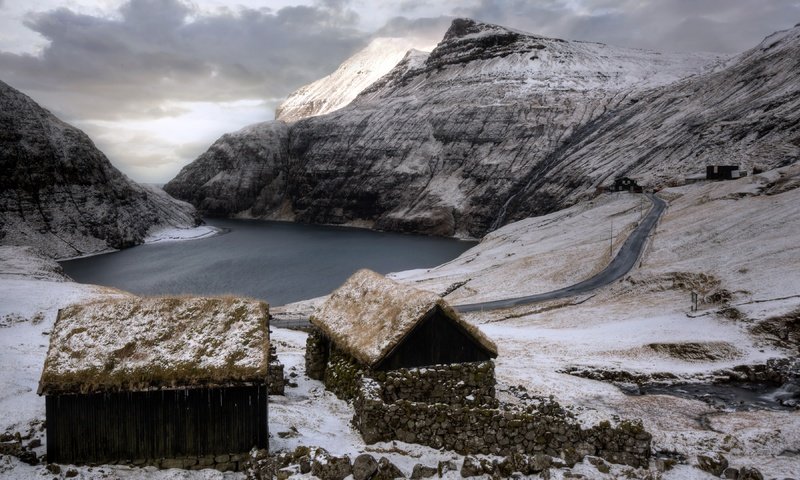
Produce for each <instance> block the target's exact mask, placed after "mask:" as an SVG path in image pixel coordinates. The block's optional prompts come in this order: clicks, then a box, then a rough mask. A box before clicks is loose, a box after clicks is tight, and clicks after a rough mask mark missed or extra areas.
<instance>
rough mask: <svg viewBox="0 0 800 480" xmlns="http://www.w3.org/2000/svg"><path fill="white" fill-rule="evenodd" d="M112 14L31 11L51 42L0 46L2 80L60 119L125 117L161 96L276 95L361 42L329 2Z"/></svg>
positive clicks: (149, 1)
mask: <svg viewBox="0 0 800 480" xmlns="http://www.w3.org/2000/svg"><path fill="white" fill-rule="evenodd" d="M0 1H2V0H0ZM119 14H120V17H119V18H104V17H94V16H90V15H83V14H78V13H75V12H73V11H71V10H69V9H64V8H62V9H58V10H53V11H49V12H45V13H40V14H36V15H30V16H29V17H28V18H27V19H26V25H27V26H28V27H29V28H30V29H32V30H34V31H35V32H38V33H39V34H41V35H42V36H43V37H44V38H45V39H47V40H48V41H49V42H50V43H49V45H48V46H47V47H45V49H44V50H43V51H42V52H41V54H39V55H37V56H32V55H17V54H12V53H4V52H0V71H1V72H3V73H2V75H3V79H4V80H5V81H7V82H8V83H10V84H12V85H14V86H16V87H18V88H21V89H23V90H24V91H26V92H31V93H34V96H35V97H36V98H37V100H40V101H43V102H44V103H45V104H46V105H48V106H50V107H52V108H53V109H54V110H57V111H66V112H71V115H68V117H84V118H87V117H88V118H115V117H116V118H131V117H132V116H133V117H136V116H138V115H141V116H148V115H152V113H153V112H154V111H155V110H154V109H157V108H159V104H160V103H161V102H162V101H163V100H165V99H170V100H174V101H181V100H184V101H225V100H236V99H241V98H273V97H277V98H281V97H284V96H285V95H287V94H288V93H290V92H291V91H293V90H294V89H296V88H297V87H298V86H300V85H302V84H305V83H308V82H311V81H313V80H315V79H317V78H320V77H322V76H324V75H326V74H328V73H330V72H331V71H333V70H334V69H335V68H336V67H337V66H338V65H339V64H340V63H341V62H342V61H343V60H344V59H345V58H347V57H348V56H349V55H351V54H352V53H353V52H354V51H356V50H358V49H359V48H361V47H362V46H363V45H365V44H366V42H367V41H368V38H367V37H368V36H367V35H366V34H364V33H363V32H359V31H358V30H356V29H355V25H356V22H357V20H358V17H357V15H356V14H355V13H353V12H352V11H350V10H348V8H347V5H346V3H345V2H342V1H336V0H327V1H325V2H320V3H319V4H316V5H314V6H310V7H309V6H294V7H286V8H282V9H280V10H277V11H270V10H268V9H258V10H256V9H240V10H237V11H231V10H230V9H226V10H220V11H219V12H217V13H215V14H213V15H208V14H200V13H199V12H198V11H196V10H195V9H194V8H193V7H192V6H191V4H190V3H187V2H183V1H180V0H130V1H128V2H127V3H125V4H124V5H122V6H121V7H120V9H119ZM45 99H46V100H47V101H46V102H45V101H44V100H45ZM87 99H91V100H90V101H84V100H87Z"/></svg>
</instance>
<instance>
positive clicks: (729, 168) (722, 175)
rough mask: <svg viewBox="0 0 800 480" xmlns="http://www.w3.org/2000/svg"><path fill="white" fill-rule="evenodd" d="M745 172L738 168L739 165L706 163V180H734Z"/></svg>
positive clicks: (744, 175) (743, 175) (745, 173)
mask: <svg viewBox="0 0 800 480" xmlns="http://www.w3.org/2000/svg"><path fill="white" fill-rule="evenodd" d="M746 176H747V172H745V171H741V170H739V165H708V166H707V167H706V180H735V179H737V178H742V177H746Z"/></svg>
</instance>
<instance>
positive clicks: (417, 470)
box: [411, 463, 438, 479]
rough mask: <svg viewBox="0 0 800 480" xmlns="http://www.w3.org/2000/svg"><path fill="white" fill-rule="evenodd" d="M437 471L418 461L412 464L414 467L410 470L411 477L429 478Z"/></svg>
mask: <svg viewBox="0 0 800 480" xmlns="http://www.w3.org/2000/svg"><path fill="white" fill-rule="evenodd" d="M437 473H438V470H437V469H436V468H433V467H426V466H425V465H422V464H420V463H418V464H416V465H414V469H413V470H412V472H411V478H412V479H417V478H430V477H432V476H434V475H436V474H437Z"/></svg>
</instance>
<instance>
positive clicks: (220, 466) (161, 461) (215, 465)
mask: <svg viewBox="0 0 800 480" xmlns="http://www.w3.org/2000/svg"><path fill="white" fill-rule="evenodd" d="M249 458H250V456H249V454H248V453H236V454H219V455H204V456H189V457H180V458H155V459H139V460H120V461H117V462H107V463H115V464H118V465H130V466H132V467H156V468H160V469H168V468H182V469H184V470H203V469H206V468H210V469H214V470H219V471H220V472H239V471H243V470H245V468H246V466H247V463H248V461H249Z"/></svg>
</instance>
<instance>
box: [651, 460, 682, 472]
mask: <svg viewBox="0 0 800 480" xmlns="http://www.w3.org/2000/svg"><path fill="white" fill-rule="evenodd" d="M677 464H678V461H677V460H675V459H674V458H657V459H656V470H658V471H659V472H662V473H663V472H668V471H670V470H672V469H673V468H674V467H675V465H677Z"/></svg>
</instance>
